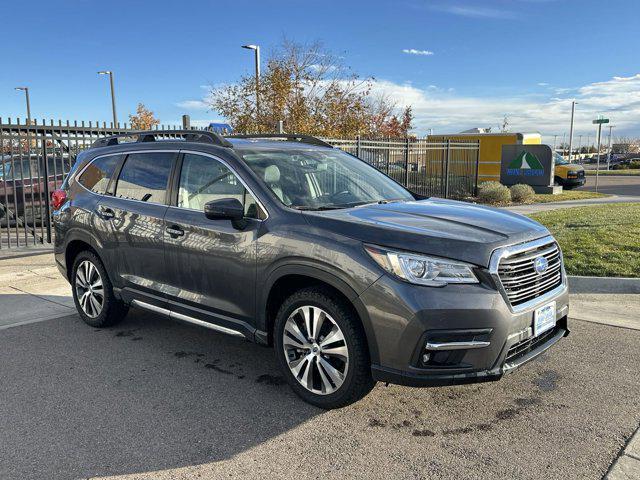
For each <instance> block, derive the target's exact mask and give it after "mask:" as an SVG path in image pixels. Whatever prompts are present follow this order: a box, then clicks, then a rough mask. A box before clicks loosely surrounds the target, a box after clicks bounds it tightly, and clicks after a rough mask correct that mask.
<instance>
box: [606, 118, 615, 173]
mask: <svg viewBox="0 0 640 480" xmlns="http://www.w3.org/2000/svg"><path fill="white" fill-rule="evenodd" d="M614 128H615V127H614V126H613V125H609V148H607V170H609V169H610V167H611V130H613V129H614Z"/></svg>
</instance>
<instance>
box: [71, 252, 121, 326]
mask: <svg viewBox="0 0 640 480" xmlns="http://www.w3.org/2000/svg"><path fill="white" fill-rule="evenodd" d="M71 289H72V291H73V301H74V303H75V305H76V309H77V310H78V314H79V315H80V318H82V320H83V321H84V322H85V323H86V324H88V325H91V326H92V327H97V328H103V327H110V326H112V325H115V324H116V323H118V322H119V321H121V320H122V319H123V318H124V316H125V315H126V314H127V310H128V309H127V307H126V305H124V304H123V303H122V301H120V300H118V299H117V298H116V297H115V296H114V294H113V287H112V285H111V282H110V281H109V276H108V275H107V271H106V270H105V268H104V265H102V262H101V261H100V259H99V258H98V257H97V256H96V255H95V254H94V253H92V252H89V251H84V252H80V253H79V254H78V256H77V257H76V259H75V261H74V262H73V270H72V275H71Z"/></svg>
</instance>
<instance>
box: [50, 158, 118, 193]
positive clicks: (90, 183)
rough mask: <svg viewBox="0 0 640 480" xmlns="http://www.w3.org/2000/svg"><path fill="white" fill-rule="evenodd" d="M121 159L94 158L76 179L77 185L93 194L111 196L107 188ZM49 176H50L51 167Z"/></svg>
mask: <svg viewBox="0 0 640 480" xmlns="http://www.w3.org/2000/svg"><path fill="white" fill-rule="evenodd" d="M121 158H122V155H108V156H106V157H100V158H96V159H95V160H94V161H93V162H91V163H90V164H89V166H87V168H85V170H84V172H82V175H80V178H78V183H80V184H81V185H82V186H84V187H85V188H86V189H87V190H91V191H92V192H94V193H99V194H104V193H107V194H110V195H112V194H113V192H109V191H107V187H108V186H109V180H111V177H112V176H113V172H114V170H115V169H116V167H117V166H118V163H119V162H120V159H121ZM49 174H50V175H52V170H51V167H50V169H49Z"/></svg>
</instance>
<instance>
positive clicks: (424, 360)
mask: <svg viewBox="0 0 640 480" xmlns="http://www.w3.org/2000/svg"><path fill="white" fill-rule="evenodd" d="M430 359H431V354H430V353H425V354H423V355H422V363H429V360H430Z"/></svg>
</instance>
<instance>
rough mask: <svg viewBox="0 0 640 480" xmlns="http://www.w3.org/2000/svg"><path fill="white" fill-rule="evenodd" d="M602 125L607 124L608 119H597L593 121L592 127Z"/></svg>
mask: <svg viewBox="0 0 640 480" xmlns="http://www.w3.org/2000/svg"><path fill="white" fill-rule="evenodd" d="M602 123H609V119H608V118H598V119H596V120H594V121H593V124H594V125H598V124H602Z"/></svg>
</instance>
